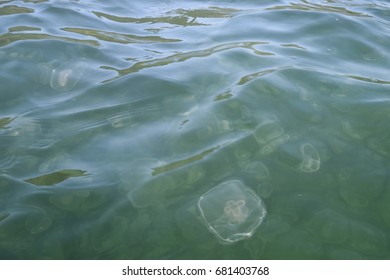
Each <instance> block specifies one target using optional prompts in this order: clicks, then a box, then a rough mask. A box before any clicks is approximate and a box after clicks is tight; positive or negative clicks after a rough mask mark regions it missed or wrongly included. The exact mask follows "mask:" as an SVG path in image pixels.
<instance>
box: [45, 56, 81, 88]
mask: <svg viewBox="0 0 390 280" xmlns="http://www.w3.org/2000/svg"><path fill="white" fill-rule="evenodd" d="M85 68H86V64H85V63H84V62H77V63H75V64H68V63H65V64H62V65H60V66H59V67H57V68H55V69H53V71H52V74H51V77H50V86H51V87H52V88H53V89H55V90H58V91H69V90H71V89H72V88H74V87H75V86H76V84H77V83H78V82H79V80H80V79H81V77H82V76H83V74H84V71H85Z"/></svg>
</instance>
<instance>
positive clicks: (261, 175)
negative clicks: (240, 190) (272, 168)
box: [244, 161, 269, 181]
mask: <svg viewBox="0 0 390 280" xmlns="http://www.w3.org/2000/svg"><path fill="white" fill-rule="evenodd" d="M244 172H245V173H246V174H248V175H249V176H250V177H252V178H254V179H256V180H257V181H263V180H265V179H267V178H268V177H269V170H268V168H267V166H265V165H264V163H262V162H260V161H253V162H250V163H248V164H246V165H245V166H244Z"/></svg>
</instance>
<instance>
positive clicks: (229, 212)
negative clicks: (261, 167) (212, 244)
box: [198, 180, 267, 244]
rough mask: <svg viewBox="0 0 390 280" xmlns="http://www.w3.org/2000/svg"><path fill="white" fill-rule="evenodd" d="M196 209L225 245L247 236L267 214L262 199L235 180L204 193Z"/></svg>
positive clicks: (248, 236) (251, 233) (249, 235)
mask: <svg viewBox="0 0 390 280" xmlns="http://www.w3.org/2000/svg"><path fill="white" fill-rule="evenodd" d="M198 208H199V211H200V214H201V216H202V218H203V221H204V222H205V224H206V227H207V228H208V229H209V230H210V231H211V233H213V234H214V235H215V236H216V237H217V239H218V241H219V242H221V243H224V244H230V243H234V242H236V241H239V240H243V239H246V238H250V237H251V236H252V235H253V233H254V232H255V230H256V228H257V227H258V226H259V225H260V224H261V223H262V222H263V220H264V218H265V216H266V214H267V211H266V209H265V205H264V203H263V202H262V200H261V199H260V198H259V197H258V196H257V195H256V194H255V193H254V192H253V191H252V190H251V189H249V188H248V187H246V186H244V185H243V184H242V183H241V181H238V180H233V181H227V182H224V183H221V184H219V185H218V186H216V187H214V188H212V189H211V190H209V191H208V192H206V193H205V194H204V195H202V196H201V197H200V198H199V201H198Z"/></svg>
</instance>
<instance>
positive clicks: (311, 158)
mask: <svg viewBox="0 0 390 280" xmlns="http://www.w3.org/2000/svg"><path fill="white" fill-rule="evenodd" d="M301 153H302V157H303V161H302V162H301V165H300V169H301V170H302V171H303V172H315V171H317V170H318V169H320V163H321V160H320V156H319V155H318V153H317V151H316V149H315V148H314V147H313V145H311V144H309V143H305V144H303V145H302V146H301Z"/></svg>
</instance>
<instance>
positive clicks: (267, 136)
mask: <svg viewBox="0 0 390 280" xmlns="http://www.w3.org/2000/svg"><path fill="white" fill-rule="evenodd" d="M283 133H284V129H283V128H282V127H281V125H280V121H279V119H278V118H277V117H276V116H274V115H265V116H264V117H263V119H262V121H261V122H260V124H259V125H258V126H257V127H256V130H255V132H254V136H255V138H256V141H257V142H258V143H260V144H266V143H268V142H270V141H272V140H274V139H276V138H279V137H280V136H282V135H283Z"/></svg>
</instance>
